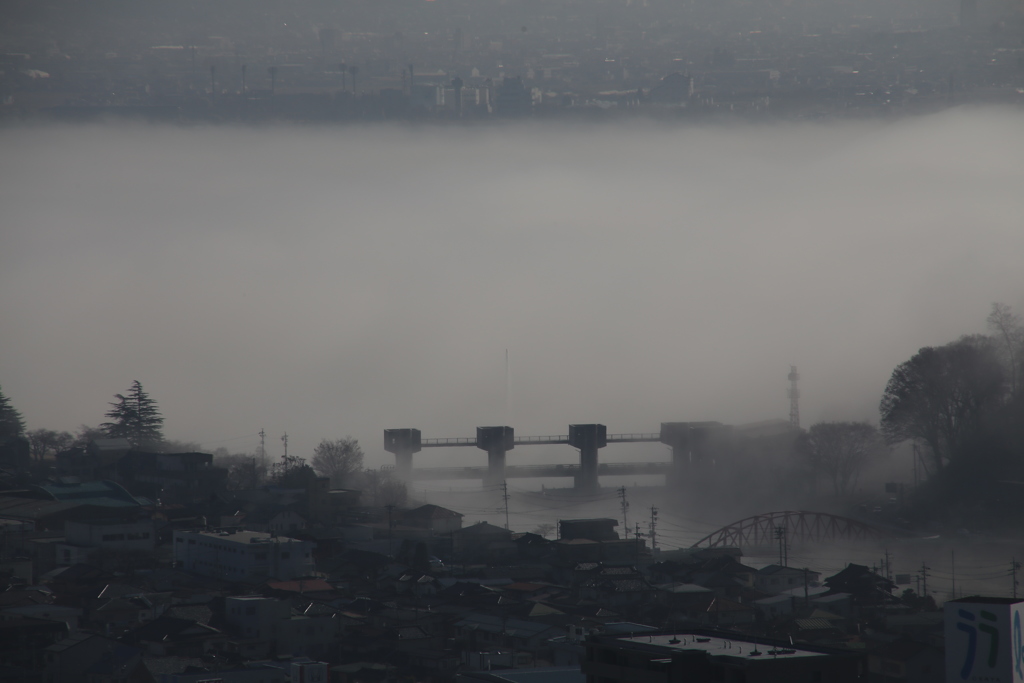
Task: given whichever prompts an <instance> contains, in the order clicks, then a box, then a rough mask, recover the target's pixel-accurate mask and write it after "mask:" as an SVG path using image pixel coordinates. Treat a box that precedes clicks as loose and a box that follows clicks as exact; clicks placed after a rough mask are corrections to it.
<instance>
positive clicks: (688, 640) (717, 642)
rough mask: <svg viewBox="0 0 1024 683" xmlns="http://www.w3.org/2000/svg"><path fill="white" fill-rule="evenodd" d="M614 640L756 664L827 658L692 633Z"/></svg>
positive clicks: (750, 641) (798, 651) (818, 653)
mask: <svg viewBox="0 0 1024 683" xmlns="http://www.w3.org/2000/svg"><path fill="white" fill-rule="evenodd" d="M673 639H675V640H678V641H679V642H678V643H670V642H669V641H670V640H673ZM616 640H619V641H622V642H626V643H636V644H637V645H646V646H655V647H663V648H665V649H666V650H679V651H687V652H692V651H694V650H703V651H704V652H707V653H708V654H709V655H712V656H715V657H736V658H738V659H748V660H752V661H753V660H758V659H779V658H782V657H786V658H789V659H792V658H794V657H827V656H828V655H826V654H825V653H823V652H812V651H810V650H801V649H800V648H795V647H786V646H778V647H777V646H775V645H766V644H764V643H755V642H754V641H753V640H744V639H740V638H721V637H718V636H702V635H694V634H692V633H681V634H679V635H673V634H661V635H649V636H648V635H641V636H633V637H627V638H616ZM755 651H756V652H760V653H761V654H760V655H752V654H751V653H752V652H755Z"/></svg>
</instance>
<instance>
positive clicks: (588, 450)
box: [569, 424, 608, 493]
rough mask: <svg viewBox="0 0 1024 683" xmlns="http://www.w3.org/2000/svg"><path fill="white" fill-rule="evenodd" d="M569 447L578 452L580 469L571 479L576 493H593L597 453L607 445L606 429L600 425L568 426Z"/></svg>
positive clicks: (597, 486) (596, 480)
mask: <svg viewBox="0 0 1024 683" xmlns="http://www.w3.org/2000/svg"><path fill="white" fill-rule="evenodd" d="M569 445H570V446H572V447H573V448H578V449H579V450H580V469H579V474H577V475H576V476H575V477H574V479H573V488H574V489H576V491H577V492H578V493H595V492H596V491H597V490H598V489H599V488H600V486H599V484H598V478H597V451H598V450H599V449H601V448H604V447H605V446H607V445H608V428H607V427H605V426H604V425H601V424H586V425H569Z"/></svg>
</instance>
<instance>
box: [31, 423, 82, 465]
mask: <svg viewBox="0 0 1024 683" xmlns="http://www.w3.org/2000/svg"><path fill="white" fill-rule="evenodd" d="M25 436H26V437H27V438H28V444H29V448H30V449H31V451H32V457H33V458H35V459H36V460H42V459H43V458H45V457H46V456H47V455H48V454H50V453H52V454H54V455H56V454H57V453H60V452H61V451H64V450H67V449H68V448H70V447H71V444H73V443H74V442H75V437H74V435H73V434H71V433H70V432H55V431H53V430H52V429H33V430H32V431H30V432H27V433H26V434H25Z"/></svg>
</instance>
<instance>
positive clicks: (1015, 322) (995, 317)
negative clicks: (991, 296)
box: [987, 303, 1024, 397]
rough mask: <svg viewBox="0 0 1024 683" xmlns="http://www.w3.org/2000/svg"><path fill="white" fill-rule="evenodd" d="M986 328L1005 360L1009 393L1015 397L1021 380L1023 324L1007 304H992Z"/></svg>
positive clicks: (1023, 345) (1023, 351)
mask: <svg viewBox="0 0 1024 683" xmlns="http://www.w3.org/2000/svg"><path fill="white" fill-rule="evenodd" d="M987 322H988V329H989V330H990V331H991V332H992V336H993V337H995V339H996V342H997V345H998V348H999V350H1000V353H1001V354H1002V356H1003V357H1004V359H1005V360H1006V364H1007V375H1008V376H1009V377H1008V379H1009V384H1010V395H1011V396H1014V397H1016V396H1017V389H1018V387H1019V386H1020V381H1021V376H1020V375H1021V354H1022V353H1024V324H1022V323H1021V319H1020V316H1018V315H1015V314H1014V313H1013V311H1012V310H1011V309H1010V307H1009V306H1007V305H1006V304H1001V303H994V304H992V312H991V313H989V314H988V320H987Z"/></svg>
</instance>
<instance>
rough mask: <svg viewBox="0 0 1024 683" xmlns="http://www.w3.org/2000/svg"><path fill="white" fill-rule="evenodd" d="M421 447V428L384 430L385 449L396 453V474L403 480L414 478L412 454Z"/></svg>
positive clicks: (417, 451)
mask: <svg viewBox="0 0 1024 683" xmlns="http://www.w3.org/2000/svg"><path fill="white" fill-rule="evenodd" d="M420 449H421V445H420V430H418V429H385V430H384V450H386V451H387V452H388V453H394V454H395V474H397V475H398V478H399V479H401V480H402V481H406V482H407V481H410V480H411V479H412V454H413V453H419V451H420Z"/></svg>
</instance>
